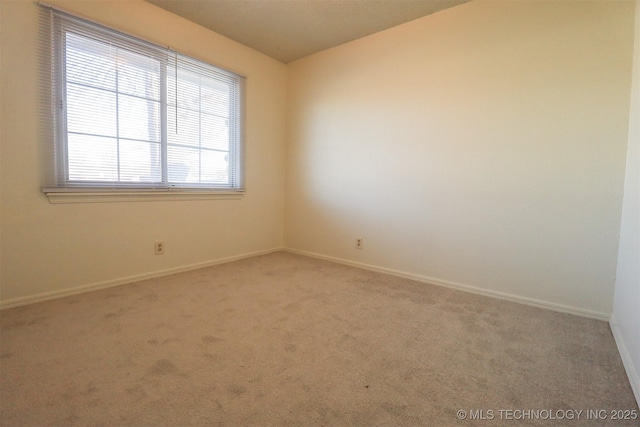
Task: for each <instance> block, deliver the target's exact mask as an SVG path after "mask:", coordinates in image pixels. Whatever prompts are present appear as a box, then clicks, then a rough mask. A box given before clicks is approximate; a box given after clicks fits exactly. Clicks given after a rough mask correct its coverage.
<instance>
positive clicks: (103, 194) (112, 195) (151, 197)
mask: <svg viewBox="0 0 640 427" xmlns="http://www.w3.org/2000/svg"><path fill="white" fill-rule="evenodd" d="M43 192H44V193H45V194H46V195H47V198H48V199H49V203H51V204H58V203H106V202H154V201H172V200H239V199H242V197H243V196H244V192H240V191H234V192H231V191H218V192H214V191H167V190H165V191H126V190H121V191H64V190H61V189H54V188H46V189H44V190H43Z"/></svg>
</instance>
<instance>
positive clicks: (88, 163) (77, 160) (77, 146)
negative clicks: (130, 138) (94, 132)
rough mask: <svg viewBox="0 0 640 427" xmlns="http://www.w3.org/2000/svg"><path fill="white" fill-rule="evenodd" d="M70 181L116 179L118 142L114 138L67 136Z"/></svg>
mask: <svg viewBox="0 0 640 427" xmlns="http://www.w3.org/2000/svg"><path fill="white" fill-rule="evenodd" d="M67 147H68V153H67V155H68V165H69V180H70V181H117V180H118V161H117V157H118V144H117V140H116V139H115V138H103V137H97V136H87V135H75V134H69V136H68V142H67Z"/></svg>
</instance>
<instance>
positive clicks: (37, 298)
mask: <svg viewBox="0 0 640 427" xmlns="http://www.w3.org/2000/svg"><path fill="white" fill-rule="evenodd" d="M280 251H282V248H279V247H278V248H272V249H266V250H263V251H257V252H251V253H248V254H243V255H235V256H230V257H226V258H220V259H216V260H212V261H205V262H199V263H195V264H190V265H186V266H182V267H174V268H168V269H166V270H159V271H154V272H150V273H143V274H137V275H135V276H129V277H122V278H120V279H114V280H106V281H104V282H98V283H92V284H89V285H83V286H78V287H75V288H69V289H62V290H59V291H53V292H45V293H42V294H37V295H32V296H27V297H22V298H14V299H10V300H7V301H0V310H4V309H7V308H14V307H20V306H23V305H29V304H34V303H37V302H43V301H49V300H53V299H58V298H62V297H67V296H70V295H76V294H83V293H85V292H91V291H97V290H99V289H106V288H113V287H115V286H120V285H126V284H129V283H134V282H140V281H143V280H148V279H153V278H156V277H163V276H169V275H171V274H176V273H184V272H186V271H191V270H197V269H199V268H205V267H211V266H213V265H218V264H224V263H227V262H232V261H238V260H241V259H245V258H251V257H254V256H258V255H266V254H270V253H273V252H280Z"/></svg>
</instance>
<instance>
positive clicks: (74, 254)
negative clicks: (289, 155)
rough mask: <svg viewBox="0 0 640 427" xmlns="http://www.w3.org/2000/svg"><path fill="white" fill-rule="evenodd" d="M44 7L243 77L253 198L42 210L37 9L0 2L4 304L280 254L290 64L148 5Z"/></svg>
mask: <svg viewBox="0 0 640 427" xmlns="http://www.w3.org/2000/svg"><path fill="white" fill-rule="evenodd" d="M50 3H51V4H55V5H58V6H60V7H63V8H65V9H67V10H69V11H71V12H74V13H76V14H79V15H80V16H84V17H87V18H90V19H93V20H96V21H98V22H100V23H103V24H106V25H109V26H112V27H115V28H117V29H120V30H123V31H126V32H129V33H131V34H133V35H136V36H139V37H142V38H145V39H148V40H150V41H153V42H156V43H158V44H161V45H169V46H171V47H172V48H174V49H176V50H178V51H182V52H184V53H186V54H190V55H192V56H195V57H197V58H200V59H203V60H207V61H209V62H212V63H214V64H216V65H220V66H222V67H226V68H229V69H231V70H234V71H237V72H240V73H242V74H244V75H246V76H247V77H248V80H247V116H246V148H247V150H246V153H247V161H246V163H247V174H246V183H247V189H248V190H247V194H246V196H245V197H244V198H243V199H242V200H207V201H156V202H133V203H90V204H64V205H52V204H49V202H48V200H47V198H46V197H45V195H44V194H43V193H42V192H41V191H40V188H41V185H42V181H43V176H42V175H43V170H44V168H43V167H41V165H40V162H43V163H45V162H46V160H45V159H43V156H44V155H43V153H44V147H43V146H42V142H41V141H39V139H38V132H37V129H38V73H37V64H38V50H37V42H38V40H37V35H38V6H37V3H36V2H34V1H27V0H20V1H4V0H3V1H2V5H1V7H2V10H1V15H0V20H1V21H0V28H1V30H0V31H1V46H0V47H1V56H0V60H1V64H2V69H1V75H0V81H1V85H2V86H1V88H0V90H1V92H0V93H1V94H2V100H1V106H0V107H1V116H0V119H1V122H0V123H1V141H2V151H1V159H2V163H1V182H2V192H1V206H2V215H1V231H2V248H1V250H2V252H1V254H2V260H1V267H2V270H1V276H0V277H1V279H2V282H1V298H2V302H3V303H5V304H9V303H11V302H12V301H13V302H15V301H20V299H21V298H24V297H33V296H36V295H41V294H46V293H50V292H53V293H56V292H59V291H61V290H64V289H70V288H76V287H79V286H93V285H96V284H98V285H99V284H104V283H112V282H118V281H119V280H121V279H123V278H128V277H132V276H135V277H138V276H141V275H142V276H144V275H149V274H153V273H155V272H161V271H166V270H171V269H176V268H183V267H185V266H189V265H193V264H198V263H207V262H212V261H215V260H219V259H223V258H227V257H234V256H238V255H244V254H249V253H253V252H258V251H264V250H269V249H273V248H279V247H281V246H282V243H283V221H282V218H283V209H284V200H283V197H284V184H283V179H284V172H283V169H284V165H283V161H284V135H285V115H284V114H285V89H286V68H285V66H284V65H283V64H282V63H279V62H277V61H275V60H273V59H270V58H268V57H266V56H264V55H262V54H259V53H257V52H255V51H253V50H251V49H248V48H246V47H244V46H242V45H240V44H238V43H235V42H232V41H230V40H228V39H226V38H224V37H222V36H219V35H217V34H215V33H213V32H210V31H207V30H205V29H203V28H202V27H199V26H197V25H194V24H192V23H190V22H188V21H186V20H183V19H180V18H178V17H176V16H174V15H172V14H170V13H168V12H165V11H164V10H162V9H159V8H157V7H155V6H153V5H151V4H149V3H146V2H143V1H138V0H127V1H106V0H91V1H64V0H55V1H50ZM45 143H47V142H45ZM156 240H163V241H164V242H165V244H166V253H165V254H164V255H162V256H155V255H154V254H153V242H154V241H156Z"/></svg>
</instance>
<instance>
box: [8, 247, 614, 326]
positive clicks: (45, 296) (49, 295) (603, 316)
mask: <svg viewBox="0 0 640 427" xmlns="http://www.w3.org/2000/svg"><path fill="white" fill-rule="evenodd" d="M278 251H287V252H291V253H295V254H299V255H304V256H309V257H312V258H319V259H324V260H326V261H331V262H336V263H339V264H344V265H350V266H352V267H358V268H362V269H365V270H371V271H377V272H380V273H385V274H390V275H393V276H398V277H404V278H407V279H411V280H415V281H418V282H422V283H428V284H432V285H437V286H444V287H447V288H452V289H457V290H461V291H465V292H471V293H474V294H478V295H484V296H489V297H493V298H498V299H503V300H507V301H513V302H518V303H521V304H526V305H530V306H534V307H540V308H545V309H548V310H553V311H559V312H562V313H569V314H575V315H577V316H582V317H588V318H592V319H599V320H605V321H608V320H609V319H610V314H608V313H601V312H597V311H590V310H585V309H581V308H576V307H570V306H565V305H561V304H556V303H552V302H547V301H541V300H536V299H532V298H527V297H522V296H518V295H513V294H507V293H504V292H498V291H491V290H488V289H483V288H478V287H475V286H469V285H463V284H460V283H455V282H450V281H446V280H441V279H437V278H433V277H427V276H422V275H418V274H412V273H406V272H403V271H399V270H393V269H390V268H384V267H378V266H375V265H371V264H365V263H360V262H355V261H350V260H346V259H342V258H336V257H331V256H327V255H321V254H317V253H314V252H307V251H303V250H298V249H291V248H282V247H278V248H272V249H267V250H263V251H258V252H252V253H247V254H242V255H236V256H232V257H226V258H220V259H217V260H212V261H205V262H201V263H196V264H190V265H187V266H181V267H175V268H169V269H166V270H160V271H154V272H150V273H144V274H139V275H135V276H129V277H123V278H119V279H114V280H107V281H104V282H98V283H92V284H89V285H84V286H78V287H74V288H69V289H62V290H59V291H53V292H46V293H42V294H37V295H31V296H26V297H22V298H14V299H10V300H7V301H0V310H3V309H7V308H13V307H19V306H23V305H27V304H33V303H36V302H42V301H48V300H52V299H56V298H62V297H65V296H69V295H75V294H80V293H84V292H90V291H95V290H98V289H106V288H111V287H114V286H120V285H124V284H127V283H134V282H140V281H142V280H147V279H153V278H155V277H162V276H168V275H170V274H176V273H182V272H185V271H191V270H197V269H198V268H204V267H209V266H212V265H216V264H223V263H226V262H232V261H237V260H240V259H244V258H250V257H254V256H258V255H265V254H269V253H272V252H278Z"/></svg>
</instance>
